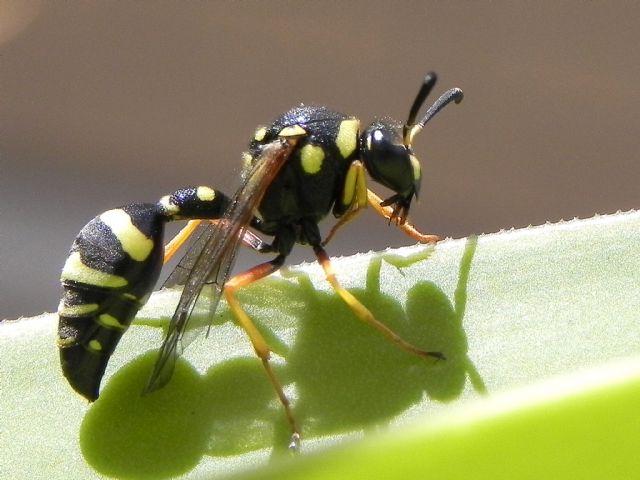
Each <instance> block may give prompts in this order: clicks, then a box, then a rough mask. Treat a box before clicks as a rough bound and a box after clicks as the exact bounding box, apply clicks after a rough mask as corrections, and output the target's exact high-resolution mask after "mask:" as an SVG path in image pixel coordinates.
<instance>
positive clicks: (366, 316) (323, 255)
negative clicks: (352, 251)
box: [313, 245, 445, 360]
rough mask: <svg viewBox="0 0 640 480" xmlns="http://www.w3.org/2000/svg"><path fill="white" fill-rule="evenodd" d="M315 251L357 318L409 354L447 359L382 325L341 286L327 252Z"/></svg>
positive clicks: (334, 288) (325, 271)
mask: <svg viewBox="0 0 640 480" xmlns="http://www.w3.org/2000/svg"><path fill="white" fill-rule="evenodd" d="M313 251H314V252H315V254H316V257H317V258H318V263H319V264H320V266H321V267H322V269H323V270H324V273H325V276H326V279H327V281H328V282H329V284H331V287H332V288H333V290H334V291H335V292H336V293H337V294H338V295H340V297H341V298H342V299H343V300H344V301H345V302H346V304H347V305H348V306H349V308H350V309H351V310H352V311H353V313H355V314H356V316H357V317H358V318H359V319H360V320H362V321H363V322H365V323H368V324H369V325H371V326H372V327H373V328H375V329H376V330H378V331H379V332H380V333H382V334H383V335H384V336H385V337H387V338H388V339H389V340H391V341H392V342H393V343H395V344H396V345H398V346H399V347H400V348H402V349H403V350H406V351H407V352H410V353H413V354H416V355H420V356H421V357H432V358H435V359H438V360H444V359H445V356H444V355H443V354H442V353H440V352H428V351H426V350H422V349H420V348H418V347H416V346H414V345H412V344H411V343H409V342H407V341H406V340H404V339H403V338H401V337H400V336H399V335H398V334H397V333H395V332H394V331H393V330H391V329H390V328H389V327H387V326H386V325H384V324H383V323H380V321H378V320H377V319H376V317H374V316H373V313H371V311H370V310H369V309H368V308H367V307H365V306H364V305H363V304H362V303H360V302H359V301H358V299H357V298H356V297H354V296H353V295H352V294H351V293H349V292H348V291H347V290H346V289H345V288H344V287H343V286H342V285H340V283H339V282H338V279H337V278H336V275H335V273H334V271H333V266H332V265H331V261H330V260H329V256H328V255H327V252H325V250H324V249H323V248H322V247H321V246H319V245H318V246H315V247H313Z"/></svg>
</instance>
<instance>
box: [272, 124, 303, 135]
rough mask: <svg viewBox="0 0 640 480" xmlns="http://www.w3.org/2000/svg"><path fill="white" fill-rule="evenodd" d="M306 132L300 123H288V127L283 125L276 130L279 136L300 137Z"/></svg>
mask: <svg viewBox="0 0 640 480" xmlns="http://www.w3.org/2000/svg"><path fill="white" fill-rule="evenodd" d="M306 134H307V131H306V130H305V129H304V128H302V127H301V126H300V125H290V126H288V127H284V128H283V129H282V130H280V131H279V132H278V136H280V137H300V136H302V135H306Z"/></svg>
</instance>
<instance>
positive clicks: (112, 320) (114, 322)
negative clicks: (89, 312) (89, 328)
mask: <svg viewBox="0 0 640 480" xmlns="http://www.w3.org/2000/svg"><path fill="white" fill-rule="evenodd" d="M98 323H99V324H100V325H102V326H104V327H111V328H117V329H118V330H126V329H127V326H126V325H123V324H122V323H120V320H118V319H117V318H116V317H114V316H113V315H109V314H108V313H103V314H102V315H100V316H99V317H98Z"/></svg>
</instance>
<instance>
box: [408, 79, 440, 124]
mask: <svg viewBox="0 0 640 480" xmlns="http://www.w3.org/2000/svg"><path fill="white" fill-rule="evenodd" d="M437 81H438V76H437V75H436V73H435V72H429V73H427V75H426V76H425V77H424V80H423V82H422V86H421V87H420V90H419V91H418V94H417V95H416V99H415V100H414V101H413V105H411V110H409V118H408V119H407V124H406V127H407V128H410V127H412V126H413V124H414V123H415V120H416V116H417V115H418V110H420V108H421V107H422V104H423V103H424V101H425V99H426V98H427V96H429V94H430V93H431V90H432V89H433V86H434V85H435V84H436V82H437Z"/></svg>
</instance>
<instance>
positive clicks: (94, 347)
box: [88, 340, 102, 352]
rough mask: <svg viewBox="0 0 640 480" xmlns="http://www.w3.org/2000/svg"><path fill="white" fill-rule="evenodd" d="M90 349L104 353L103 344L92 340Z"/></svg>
mask: <svg viewBox="0 0 640 480" xmlns="http://www.w3.org/2000/svg"><path fill="white" fill-rule="evenodd" d="M88 347H89V350H93V351H94V352H100V351H102V344H101V343H100V342H99V341H98V340H91V341H90V342H89V345H88Z"/></svg>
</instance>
